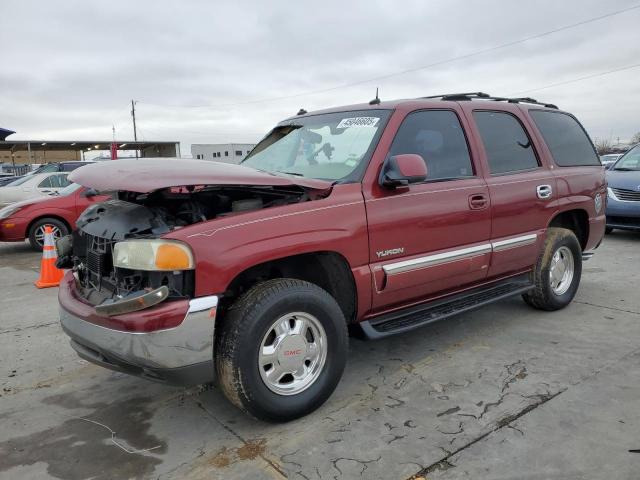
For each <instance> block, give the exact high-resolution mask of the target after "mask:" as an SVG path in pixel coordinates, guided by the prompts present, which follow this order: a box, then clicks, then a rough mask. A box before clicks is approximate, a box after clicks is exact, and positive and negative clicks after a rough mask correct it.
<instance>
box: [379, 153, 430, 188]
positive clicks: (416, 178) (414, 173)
mask: <svg viewBox="0 0 640 480" xmlns="http://www.w3.org/2000/svg"><path fill="white" fill-rule="evenodd" d="M428 173H429V172H428V171H427V164H426V163H425V162H424V159H423V158H422V156H420V155H417V154H415V153H403V154H401V155H394V156H392V157H389V158H387V160H385V162H384V164H383V165H382V171H381V172H380V185H381V186H382V187H385V188H391V189H393V188H398V187H407V186H409V185H410V184H412V183H420V182H424V181H425V180H426V178H427V175H428Z"/></svg>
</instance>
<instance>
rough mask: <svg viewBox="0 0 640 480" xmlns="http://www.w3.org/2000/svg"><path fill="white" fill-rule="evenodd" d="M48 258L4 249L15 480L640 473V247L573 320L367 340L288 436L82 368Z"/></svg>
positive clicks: (582, 301)
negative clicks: (60, 312) (43, 274)
mask: <svg viewBox="0 0 640 480" xmlns="http://www.w3.org/2000/svg"><path fill="white" fill-rule="evenodd" d="M38 262H39V256H38V255H37V254H34V253H32V252H30V251H29V250H28V248H27V246H26V245H12V244H0V289H1V291H2V292H3V294H2V296H1V297H0V318H1V319H2V320H1V321H0V395H1V397H0V424H1V425H2V427H1V428H0V479H4V478H7V479H16V478H64V479H84V478H100V479H102V478H104V479H111V478H162V479H169V478H187V479H201V478H202V479H204V478H207V479H210V478H224V479H235V478H239V479H242V478H251V479H256V478H258V479H260V478H275V479H283V478H301V479H304V478H308V479H318V478H321V479H324V478H329V479H333V478H337V479H343V478H344V479H348V478H366V479H381V478H384V479H392V478H394V479H396V478H397V479H407V478H409V477H412V476H415V477H414V478H420V477H427V478H430V479H431V478H447V479H449V478H483V479H484V478H500V479H503V478H518V479H522V478H531V479H534V478H535V479H539V478H563V479H564V478H612V479H614V478H620V479H627V478H637V477H638V476H640V475H637V474H636V473H635V472H638V471H640V453H630V452H629V450H634V449H640V437H639V436H638V432H639V431H640V428H639V426H640V413H639V412H638V411H636V410H637V408H636V407H637V406H638V397H639V394H640V387H639V382H638V380H639V379H640V365H639V363H638V360H639V359H640V350H639V349H640V342H639V339H640V295H638V288H637V286H638V285H640V275H639V273H638V271H639V269H640V268H639V267H640V235H633V234H627V233H624V232H614V233H613V234H612V235H610V236H608V237H607V238H606V239H605V243H604V245H603V246H602V247H601V248H600V249H599V250H598V252H597V254H596V255H595V256H594V258H593V259H592V260H590V261H589V262H587V263H585V265H584V274H583V282H582V285H581V288H580V290H579V292H578V295H577V297H576V299H575V301H574V303H573V304H572V305H571V306H569V307H568V308H566V309H565V310H562V311H560V312H554V313H545V312H539V311H536V310H533V309H531V308H529V307H528V306H526V305H525V304H524V303H523V302H522V301H521V300H520V299H519V298H514V299H510V300H507V301H503V302H500V303H498V304H495V305H492V306H490V307H487V308H484V309H481V310H477V311H475V312H471V313H468V314H464V315H461V316H458V317H455V318H452V319H450V320H448V321H444V322H440V323H438V324H434V325H431V326H427V327H425V328H423V329H421V330H418V331H416V332H412V333H408V334H405V335H400V336H396V337H393V338H389V339H386V340H382V341H377V342H363V341H359V340H356V339H352V340H351V346H350V350H351V352H350V359H349V363H348V366H347V369H346V372H345V375H344V377H343V379H342V381H341V383H340V385H339V386H338V388H337V390H336V392H335V393H334V395H333V396H332V397H331V398H330V400H329V401H328V402H327V403H326V404H325V405H324V406H323V407H322V408H320V409H319V410H318V411H316V412H314V413H313V414H311V415H309V416H308V417H305V418H303V419H301V420H298V421H295V422H290V423H288V424H284V425H270V424H265V423H262V422H258V421H256V420H253V419H251V418H248V417H247V416H245V415H243V414H242V413H241V412H239V411H237V410H236V409H235V408H234V407H232V406H231V405H230V404H229V403H228V402H227V401H226V400H225V398H224V397H223V396H222V394H221V393H220V392H219V391H218V390H217V389H216V387H211V386H209V387H199V388H191V389H181V388H175V387H167V386H162V385H157V384H153V383H149V382H146V381H143V380H140V379H136V378H132V377H128V376H126V375H123V374H119V373H114V372H110V371H107V370H104V369H101V368H99V367H96V366H93V365H91V364H89V363H87V362H85V361H82V360H80V359H79V358H78V357H77V356H76V355H75V353H74V352H73V351H72V350H71V348H70V347H69V345H68V342H67V339H66V337H65V336H64V334H63V333H62V332H61V330H60V327H59V324H58V323H57V312H56V299H55V297H56V291H55V289H48V290H37V289H36V288H35V287H33V285H32V282H33V281H34V280H35V279H36V272H35V270H36V269H37V266H38ZM634 475H635V476H634Z"/></svg>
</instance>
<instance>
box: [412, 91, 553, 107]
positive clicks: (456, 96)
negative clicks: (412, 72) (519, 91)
mask: <svg viewBox="0 0 640 480" xmlns="http://www.w3.org/2000/svg"><path fill="white" fill-rule="evenodd" d="M420 98H425V99H427V98H428V99H431V98H439V99H440V100H449V101H453V102H459V101H466V100H473V99H474V98H478V99H483V100H494V101H497V102H508V103H531V104H534V105H542V106H544V107H547V108H554V109H556V110H558V107H557V106H556V105H554V104H553V103H545V102H539V101H537V100H536V99H535V98H531V97H516V98H508V97H494V96H493V95H489V94H488V93H484V92H468V93H445V94H443V95H430V96H428V97H420Z"/></svg>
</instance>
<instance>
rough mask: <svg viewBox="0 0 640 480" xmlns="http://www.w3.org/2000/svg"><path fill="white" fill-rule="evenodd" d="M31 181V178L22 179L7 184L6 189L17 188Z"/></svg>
mask: <svg viewBox="0 0 640 480" xmlns="http://www.w3.org/2000/svg"><path fill="white" fill-rule="evenodd" d="M29 180H31V178H30V177H22V178H19V179H18V180H14V181H13V182H11V183H7V184H6V185H5V187H17V186H18V185H22V184H23V183H25V182H28V181H29Z"/></svg>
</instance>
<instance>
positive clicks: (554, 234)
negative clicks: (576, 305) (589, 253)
mask: <svg viewBox="0 0 640 480" xmlns="http://www.w3.org/2000/svg"><path fill="white" fill-rule="evenodd" d="M581 275H582V249H581V247H580V243H579V242H578V239H577V238H576V236H575V234H574V233H573V232H572V231H571V230H568V229H566V228H549V229H548V230H547V238H546V240H545V244H544V248H543V250H542V252H541V253H540V256H539V257H538V262H537V263H536V266H535V268H534V270H533V272H532V276H533V281H534V284H535V288H534V289H533V290H531V291H529V292H527V293H525V294H524V295H523V296H522V297H523V298H524V301H525V302H527V303H528V304H529V305H531V306H532V307H534V308H538V309H540V310H550V311H551V310H559V309H561V308H564V307H566V306H567V305H569V303H571V300H573V297H574V296H575V294H576V292H577V291H578V286H579V285H580V277H581Z"/></svg>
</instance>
